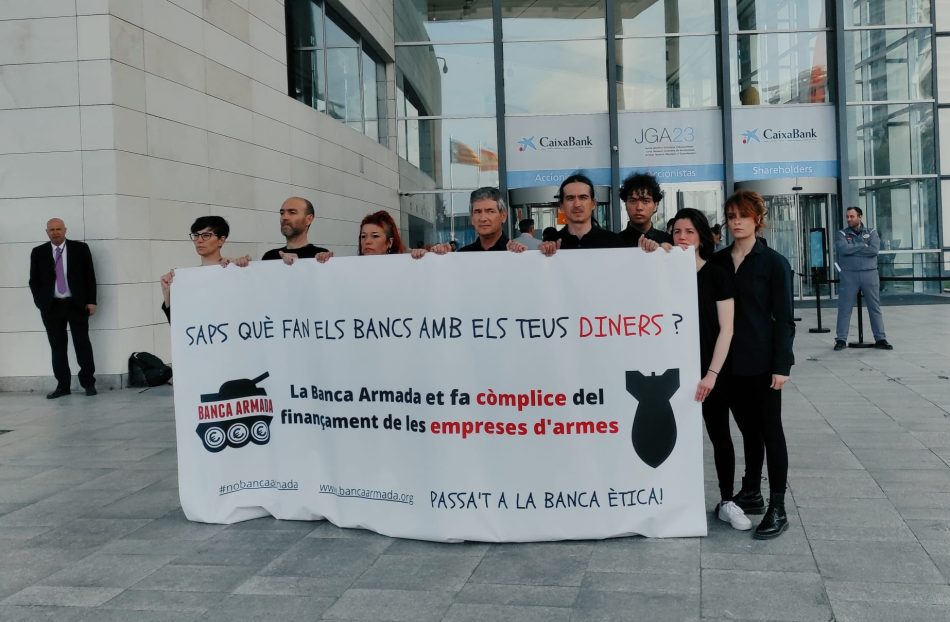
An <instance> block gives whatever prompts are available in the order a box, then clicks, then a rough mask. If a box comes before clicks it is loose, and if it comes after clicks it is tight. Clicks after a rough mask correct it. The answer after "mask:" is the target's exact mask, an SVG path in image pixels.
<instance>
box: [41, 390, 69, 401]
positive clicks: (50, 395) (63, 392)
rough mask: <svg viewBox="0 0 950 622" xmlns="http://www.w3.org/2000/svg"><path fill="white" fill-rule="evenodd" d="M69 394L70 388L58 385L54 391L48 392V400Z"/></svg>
mask: <svg viewBox="0 0 950 622" xmlns="http://www.w3.org/2000/svg"><path fill="white" fill-rule="evenodd" d="M69 394H70V390H69V389H64V388H62V387H56V390H55V391H53V392H52V393H47V394H46V399H48V400H55V399H56V398H57V397H63V396H64V395H69Z"/></svg>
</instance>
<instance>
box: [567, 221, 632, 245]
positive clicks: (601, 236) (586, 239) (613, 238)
mask: <svg viewBox="0 0 950 622" xmlns="http://www.w3.org/2000/svg"><path fill="white" fill-rule="evenodd" d="M556 239H558V240H561V250H566V249H575V248H621V247H623V245H624V244H623V241H622V240H621V239H620V236H618V235H617V234H616V233H614V232H612V231H607V230H606V229H601V228H600V227H591V230H590V231H588V232H587V233H586V234H584V236H583V237H580V238H579V237H577V236H576V235H574V234H572V233H571V232H570V231H568V230H567V226H564V227H561V229H560V230H558V232H557V238H556Z"/></svg>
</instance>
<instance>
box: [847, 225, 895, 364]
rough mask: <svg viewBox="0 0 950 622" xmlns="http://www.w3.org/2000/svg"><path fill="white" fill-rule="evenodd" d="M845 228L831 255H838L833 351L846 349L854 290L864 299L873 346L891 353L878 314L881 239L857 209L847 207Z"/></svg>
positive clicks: (879, 306) (890, 347) (879, 313)
mask: <svg viewBox="0 0 950 622" xmlns="http://www.w3.org/2000/svg"><path fill="white" fill-rule="evenodd" d="M845 214H846V216H847V219H848V226H847V227H846V228H844V229H842V230H841V231H839V232H838V234H837V235H836V236H835V252H836V253H837V255H838V270H839V272H840V274H839V277H838V279H839V281H840V283H839V286H838V327H837V334H836V335H835V350H836V351H837V350H844V349H845V348H846V347H847V345H848V344H847V339H848V328H849V327H850V325H851V310H852V309H853V308H854V300H855V297H856V296H857V295H858V291H860V292H861V295H862V296H864V303H865V305H866V306H867V308H868V317H869V318H870V320H871V332H872V333H873V334H874V347H875V348H879V349H881V350H893V349H894V346H892V345H891V344H889V343H888V342H887V339H886V338H885V336H884V317H883V316H882V315H881V282H880V277H879V275H878V272H877V254H878V252H879V251H880V250H881V238H880V237H878V234H877V231H875V230H874V229H868V228H867V227H865V226H864V223H863V222H862V221H861V219H862V217H863V216H864V212H862V211H861V208H860V207H849V208H848V210H847V212H845Z"/></svg>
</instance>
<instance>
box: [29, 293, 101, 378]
mask: <svg viewBox="0 0 950 622" xmlns="http://www.w3.org/2000/svg"><path fill="white" fill-rule="evenodd" d="M41 315H42V317H43V325H44V326H46V337H47V338H48V339H49V347H50V350H51V351H52V354H53V375H54V376H56V384H57V386H58V387H59V388H60V389H68V388H69V385H70V379H71V377H72V372H70V371H69V357H68V356H67V348H68V346H69V336H68V335H67V333H66V326H67V325H68V326H69V332H71V333H72V334H73V348H75V350H76V361H77V362H78V363H79V384H81V385H82V386H83V387H85V388H89V387H92V386H95V384H96V377H95V373H96V364H95V361H93V358H92V344H91V343H90V342H89V312H88V311H87V310H86V306H85V305H82V304H78V303H75V302H73V301H72V300H71V299H69V298H65V299H62V300H59V299H54V300H53V302H52V303H51V304H50V307H49V309H48V310H47V311H46V312H45V313H42V314H41Z"/></svg>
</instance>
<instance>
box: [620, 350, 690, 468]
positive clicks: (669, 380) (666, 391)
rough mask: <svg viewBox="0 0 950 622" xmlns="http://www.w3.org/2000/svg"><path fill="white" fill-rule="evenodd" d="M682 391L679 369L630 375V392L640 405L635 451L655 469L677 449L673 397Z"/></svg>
mask: <svg viewBox="0 0 950 622" xmlns="http://www.w3.org/2000/svg"><path fill="white" fill-rule="evenodd" d="M679 388H680V370H679V369H667V370H666V371H665V372H663V375H662V376H657V375H656V373H655V372H654V373H652V374H650V375H649V376H644V375H643V374H641V373H640V372H638V371H628V372H627V392H628V393H630V395H632V396H633V397H634V398H636V400H637V402H638V404H637V413H636V415H634V418H633V429H632V430H631V432H630V437H631V440H632V441H633V449H634V451H636V452H637V455H638V456H640V459H641V460H643V461H644V462H646V463H647V464H649V465H650V466H651V467H653V468H654V469H655V468H656V467H658V466H660V465H661V464H663V462H664V461H666V459H667V458H669V457H670V454H671V453H673V448H674V447H675V446H676V419H675V418H674V417H673V407H672V406H670V398H671V397H673V395H674V394H675V393H676V391H677V390H679Z"/></svg>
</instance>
